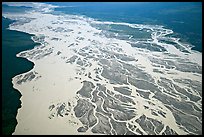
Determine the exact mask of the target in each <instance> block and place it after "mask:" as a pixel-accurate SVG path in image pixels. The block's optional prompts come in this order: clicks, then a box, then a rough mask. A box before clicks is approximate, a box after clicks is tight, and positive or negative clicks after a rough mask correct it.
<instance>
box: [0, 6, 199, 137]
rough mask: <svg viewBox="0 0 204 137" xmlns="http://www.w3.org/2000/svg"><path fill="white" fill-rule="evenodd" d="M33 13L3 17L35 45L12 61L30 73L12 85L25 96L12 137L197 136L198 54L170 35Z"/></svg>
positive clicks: (41, 9)
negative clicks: (26, 65) (24, 63)
mask: <svg viewBox="0 0 204 137" xmlns="http://www.w3.org/2000/svg"><path fill="white" fill-rule="evenodd" d="M7 4H8V5H9V4H10V6H12V5H13V3H7ZM30 5H31V6H32V8H33V10H30V11H28V12H26V13H3V14H2V16H3V17H5V18H8V19H11V20H15V22H14V23H12V24H10V26H9V29H10V30H16V31H20V32H25V33H28V34H32V35H33V36H32V40H33V41H34V42H36V43H40V44H39V45H37V46H35V47H34V48H33V49H31V50H26V51H22V52H20V53H18V54H17V55H16V56H17V57H20V58H26V59H28V60H29V61H31V62H33V63H34V67H33V69H31V70H30V71H28V72H25V73H22V74H19V75H17V76H15V77H13V78H12V83H13V87H14V88H15V89H17V90H18V91H19V92H20V93H21V94H22V97H21V98H20V100H21V108H19V109H18V113H17V116H16V119H17V122H18V123H17V126H16V128H15V131H14V133H13V135H20V134H38V135H39V134H69V135H73V134H74V135H76V134H79V135H85V134H87V135H91V134H93V135H95V134H96V135H97V134H103V135H104V134H107V135H109V134H110V135H155V134H156V135H177V134H178V135H186V134H190V135H191V134H193V135H197V134H198V135H200V134H202V53H201V52H198V51H195V50H191V48H192V47H191V46H190V45H188V44H187V43H182V42H181V41H180V40H179V38H177V37H175V36H174V35H172V34H174V31H173V30H171V29H168V28H166V27H164V26H160V25H148V24H131V23H126V22H110V21H99V20H96V19H93V18H89V17H86V16H80V15H69V14H53V13H54V9H55V8H56V7H57V6H54V5H51V4H45V3H31V4H30ZM17 6H22V5H20V4H19V5H17ZM119 27H120V28H124V30H126V31H128V32H134V33H135V35H134V36H133V35H125V36H124V35H120V32H117V28H119ZM108 29H112V30H113V31H115V32H113V31H108ZM136 34H137V35H136Z"/></svg>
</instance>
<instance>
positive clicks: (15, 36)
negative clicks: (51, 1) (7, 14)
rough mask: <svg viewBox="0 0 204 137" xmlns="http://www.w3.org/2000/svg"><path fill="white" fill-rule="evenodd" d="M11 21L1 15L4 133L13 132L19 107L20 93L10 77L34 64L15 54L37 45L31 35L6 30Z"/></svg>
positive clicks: (30, 67)
mask: <svg viewBox="0 0 204 137" xmlns="http://www.w3.org/2000/svg"><path fill="white" fill-rule="evenodd" d="M13 22H14V21H11V20H9V19H6V18H3V17H2V102H3V103H2V127H3V129H2V131H3V134H6V135H7V134H8V135H10V134H12V133H13V132H14V129H15V126H16V124H17V121H16V114H17V109H18V108H20V107H21V101H20V100H19V99H20V97H21V94H20V92H18V91H17V90H16V89H14V88H13V84H12V78H13V77H14V76H16V75H18V74H21V73H24V72H26V71H29V70H31V69H32V68H33V65H34V64H33V63H32V62H30V61H28V60H27V59H25V58H17V57H16V54H17V53H19V52H21V51H24V50H28V49H32V48H33V47H34V46H36V45H37V44H36V43H34V42H33V41H32V40H31V36H32V35H29V34H27V33H23V32H18V31H13V30H8V29H7V28H8V26H9V24H11V23H13Z"/></svg>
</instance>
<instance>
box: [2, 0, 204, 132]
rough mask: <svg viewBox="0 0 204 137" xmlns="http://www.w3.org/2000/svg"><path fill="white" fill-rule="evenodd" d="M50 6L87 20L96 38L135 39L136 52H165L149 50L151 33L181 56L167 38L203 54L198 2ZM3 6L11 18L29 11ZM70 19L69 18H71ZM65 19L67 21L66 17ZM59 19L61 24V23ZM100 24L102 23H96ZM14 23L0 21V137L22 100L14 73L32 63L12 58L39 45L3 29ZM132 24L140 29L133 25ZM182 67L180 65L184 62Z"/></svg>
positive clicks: (56, 11)
mask: <svg viewBox="0 0 204 137" xmlns="http://www.w3.org/2000/svg"><path fill="white" fill-rule="evenodd" d="M46 4H48V2H46ZM49 4H52V5H58V6H60V7H58V8H55V9H54V11H53V12H51V13H52V14H54V15H65V16H66V15H67V14H71V15H78V17H79V18H78V17H73V19H76V20H78V21H80V19H82V20H86V21H87V20H88V21H87V22H89V20H90V22H89V23H90V25H91V26H92V27H95V28H97V29H99V30H102V31H101V34H100V35H105V36H106V37H107V38H117V39H120V40H125V41H128V42H129V43H134V42H137V41H139V42H140V43H139V44H132V45H131V46H133V47H136V48H141V49H147V50H149V51H150V52H151V51H157V52H164V53H165V52H166V49H165V48H163V47H161V46H159V45H155V46H154V45H153V44H149V43H148V40H149V39H151V38H152V34H155V35H156V36H157V35H159V33H161V35H162V34H165V35H164V37H163V39H162V38H160V39H159V37H158V40H159V41H161V42H164V43H168V44H171V45H172V46H175V47H176V48H178V49H179V50H181V51H182V52H184V53H189V52H188V51H187V50H186V49H185V48H182V47H181V46H180V45H179V43H177V42H175V39H173V40H172V39H171V38H172V37H174V38H180V41H181V42H182V43H186V47H188V46H190V47H193V48H192V49H193V50H196V51H199V52H202V5H201V3H196V2H195V3H192V2H190V3H188V2H186V3H184V2H177V3H167V2H165V3H163V2H157V3H148V2H139V3H138V2H137V3H112V2H108V3H106V2H103V3H89V2H87V3H83V2H78V3H74V2H73V3H72V2H70V3H58V2H56V3H54V2H51V3H49ZM2 8H3V12H4V13H8V14H10V15H12V14H14V15H15V13H16V12H27V11H30V10H31V9H32V8H31V7H27V6H21V7H19V6H7V5H2ZM39 9H40V8H39ZM81 17H82V18H81ZM11 18H12V17H11ZM70 18H71V19H72V17H70ZM70 18H69V17H68V19H70ZM17 20H18V19H17ZM19 20H21V19H19ZM93 20H94V21H93ZM23 21H25V20H23ZM58 21H59V22H60V20H58ZM92 21H93V22H92ZM97 21H98V22H97ZM100 21H101V22H103V23H101V22H100ZM13 22H14V21H11V20H9V19H6V18H3V17H2V34H3V35H2V53H3V54H2V74H3V75H2V79H3V83H2V85H3V92H2V96H3V104H2V105H3V110H2V115H3V134H11V133H13V132H14V129H15V126H16V124H17V122H16V114H17V109H18V108H19V107H21V105H20V104H21V102H20V100H19V99H20V97H21V95H20V93H19V92H18V91H17V90H15V89H13V85H12V83H11V79H12V78H13V77H15V76H16V75H18V74H22V73H24V72H27V71H29V70H31V69H32V67H33V63H32V62H30V61H28V60H26V59H24V58H17V57H16V54H17V53H19V52H21V51H24V50H28V49H32V48H33V47H34V46H36V45H38V44H37V43H34V42H33V41H32V40H31V36H32V35H30V34H27V33H22V32H19V31H14V30H8V29H6V28H8V25H9V24H12V23H13ZM28 22H29V21H28ZM59 22H58V23H59ZM21 23H22V22H21ZM53 24H54V23H53ZM56 24H57V23H56ZM132 24H140V25H138V26H137V25H132ZM15 25H16V24H15ZM15 25H13V26H14V27H13V28H15V27H16V26H17V28H18V25H16V26H15ZM131 25H132V26H131ZM143 25H144V26H143ZM161 26H163V27H161ZM21 29H22V28H21ZM21 29H20V30H21ZM23 31H24V30H23ZM25 31H28V32H29V31H30V30H29V29H27V30H25ZM58 31H60V30H58ZM172 31H173V33H172ZM31 32H32V31H31ZM166 34H167V35H166ZM168 38H169V39H168ZM42 41H43V40H42ZM8 53H9V54H8ZM199 57H200V56H199ZM170 59H171V58H170ZM172 59H173V58H172ZM180 61H182V59H181V60H180ZM196 62H199V61H196ZM169 63H171V62H169ZM187 63H189V62H187ZM182 65H185V61H184V63H183V64H182ZM201 67H202V65H201V66H196V67H195V70H193V68H194V67H192V70H191V69H189V70H188V69H187V70H185V68H184V70H182V69H181V68H182V67H181V68H180V70H181V71H184V72H185V71H187V72H195V73H198V75H200V74H202V70H201V69H200V68H201ZM158 68H159V67H158ZM199 82H200V81H199ZM199 82H198V89H199V90H200V87H201V85H200V84H199ZM193 88H194V87H193ZM199 90H198V91H199ZM199 98H200V97H199ZM158 100H159V99H158ZM199 105H200V104H198V106H199ZM198 110H199V109H198ZM199 116H200V110H199V113H198V117H199ZM196 118H197V116H196ZM192 130H193V129H192ZM201 132H202V131H200V129H199V130H197V131H195V133H198V134H200V133H201Z"/></svg>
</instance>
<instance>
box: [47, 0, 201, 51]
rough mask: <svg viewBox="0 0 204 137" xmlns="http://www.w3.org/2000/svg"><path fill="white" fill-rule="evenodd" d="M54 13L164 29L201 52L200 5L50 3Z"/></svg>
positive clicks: (171, 3) (175, 3) (185, 3)
mask: <svg viewBox="0 0 204 137" xmlns="http://www.w3.org/2000/svg"><path fill="white" fill-rule="evenodd" d="M50 4H54V5H59V6H73V7H62V8H56V9H55V11H58V12H63V13H67V14H76V15H86V16H88V17H91V18H95V19H98V20H101V21H116V22H127V23H138V24H152V25H163V26H165V27H166V28H168V29H172V30H173V31H174V32H175V35H177V36H178V37H180V38H181V41H182V42H187V43H190V44H192V45H194V46H195V47H194V48H193V50H197V51H200V52H202V3H201V2H118V3H114V2H67V3H66V2H62V3H58V2H51V3H50Z"/></svg>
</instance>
